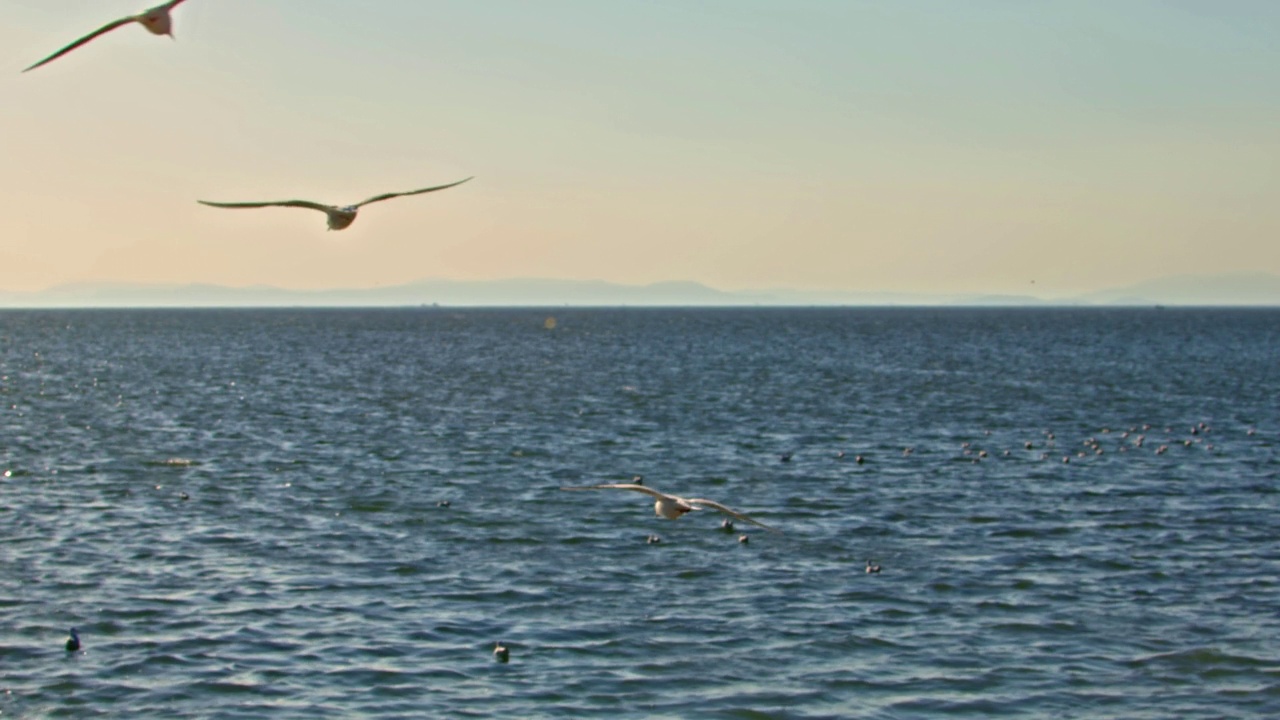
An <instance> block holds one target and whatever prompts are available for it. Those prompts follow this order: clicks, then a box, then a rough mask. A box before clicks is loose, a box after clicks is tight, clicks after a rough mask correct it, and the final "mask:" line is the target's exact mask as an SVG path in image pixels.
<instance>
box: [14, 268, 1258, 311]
mask: <svg viewBox="0 0 1280 720" xmlns="http://www.w3.org/2000/svg"><path fill="white" fill-rule="evenodd" d="M433 304H438V305H448V306H553V305H554V306H559V305H576V306H620V305H633V306H730V305H855V306H856V305H922V306H947V305H958V306H1041V305H1250V306H1253V305H1257V306H1280V276H1276V275H1271V274H1267V273H1251V274H1234V275H1181V276H1174V277H1166V278H1159V279H1155V280H1149V281H1145V282H1141V283H1137V284H1134V285H1129V286H1125V287H1119V288H1114V289H1110V290H1103V291H1098V292H1092V293H1087V294H1084V295H1078V296H1071V297H1061V298H1038V297H1033V296H1030V295H989V294H967V295H966V294H953V295H943V294H937V295H930V294H922V293H914V294H913V293H873V292H865V293H863V292H841V291H810V290H790V289H785V288H779V289H770V290H751V291H732V292H731V291H724V290H716V289H715V288H711V287H707V286H706V285H702V284H700V283H696V282H660V283H652V284H649V285H622V284H618V283H610V282H604V281H599V280H552V279H539V278H513V279H507V280H474V281H465V280H421V281H418V282H412V283H406V284H403V285H393V286H388V287H380V288H365V289H335V290H289V289H285V288H277V287H270V286H264V285H257V286H251V287H227V286H222V285H206V284H190V285H177V284H175V285H146V284H131V283H80V284H72V285H62V286H59V287H55V288H50V289H48V290H43V291H39V292H27V293H17V292H0V307H9V308H15V307H269V306H286V307H296V306H316V307H348V306H351V307H369V306H403V305H433Z"/></svg>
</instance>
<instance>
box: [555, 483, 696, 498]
mask: <svg viewBox="0 0 1280 720" xmlns="http://www.w3.org/2000/svg"><path fill="white" fill-rule="evenodd" d="M560 489H561V490H634V491H635V492H642V493H644V494H645V495H652V496H654V497H656V498H667V499H672V496H671V495H668V494H666V493H663V492H658V491H657V490H654V489H653V488H651V487H649V486H647V485H635V484H632V483H605V484H603V485H577V486H570V487H562V488H560Z"/></svg>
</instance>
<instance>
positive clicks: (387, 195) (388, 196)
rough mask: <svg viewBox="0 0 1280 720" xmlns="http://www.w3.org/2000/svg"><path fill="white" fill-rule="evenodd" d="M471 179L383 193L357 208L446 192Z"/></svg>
mask: <svg viewBox="0 0 1280 720" xmlns="http://www.w3.org/2000/svg"><path fill="white" fill-rule="evenodd" d="M472 177H475V176H474V175H473V176H472ZM470 179H471V178H466V179H464V180H459V181H458V182H451V183H449V184H448V185H437V186H435V187H429V188H422V189H421V190H410V191H408V192H398V193H383V194H381V195H374V196H373V197H371V198H369V199H368V200H365V201H364V202H360V203H356V207H364V206H365V205H368V204H369V203H376V202H379V201H382V200H390V199H391V198H396V197H403V196H405V195H421V194H422V193H429V192H435V191H436V190H445V189H447V188H451V187H454V186H456V185H461V184H462V183H464V182H466V181H467V180H470Z"/></svg>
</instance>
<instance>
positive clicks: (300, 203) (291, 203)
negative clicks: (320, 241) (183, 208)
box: [196, 200, 333, 213]
mask: <svg viewBox="0 0 1280 720" xmlns="http://www.w3.org/2000/svg"><path fill="white" fill-rule="evenodd" d="M196 202H198V203H200V204H201V205H208V206H210V207H220V208H264V207H300V208H309V209H311V210H319V211H320V212H322V213H327V212H329V211H330V210H332V209H333V208H330V207H329V206H328V205H321V204H320V203H314V202H311V201H309V200H278V201H275V202H236V203H228V202H212V201H209V200H197V201H196Z"/></svg>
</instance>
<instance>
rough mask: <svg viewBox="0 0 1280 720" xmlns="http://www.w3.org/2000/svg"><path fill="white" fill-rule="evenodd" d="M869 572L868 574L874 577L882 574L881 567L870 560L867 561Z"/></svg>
mask: <svg viewBox="0 0 1280 720" xmlns="http://www.w3.org/2000/svg"><path fill="white" fill-rule="evenodd" d="M867 572H868V573H871V574H872V575H874V574H876V573H878V572H880V565H878V564H875V563H872V562H871V561H870V560H868V561H867Z"/></svg>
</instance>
